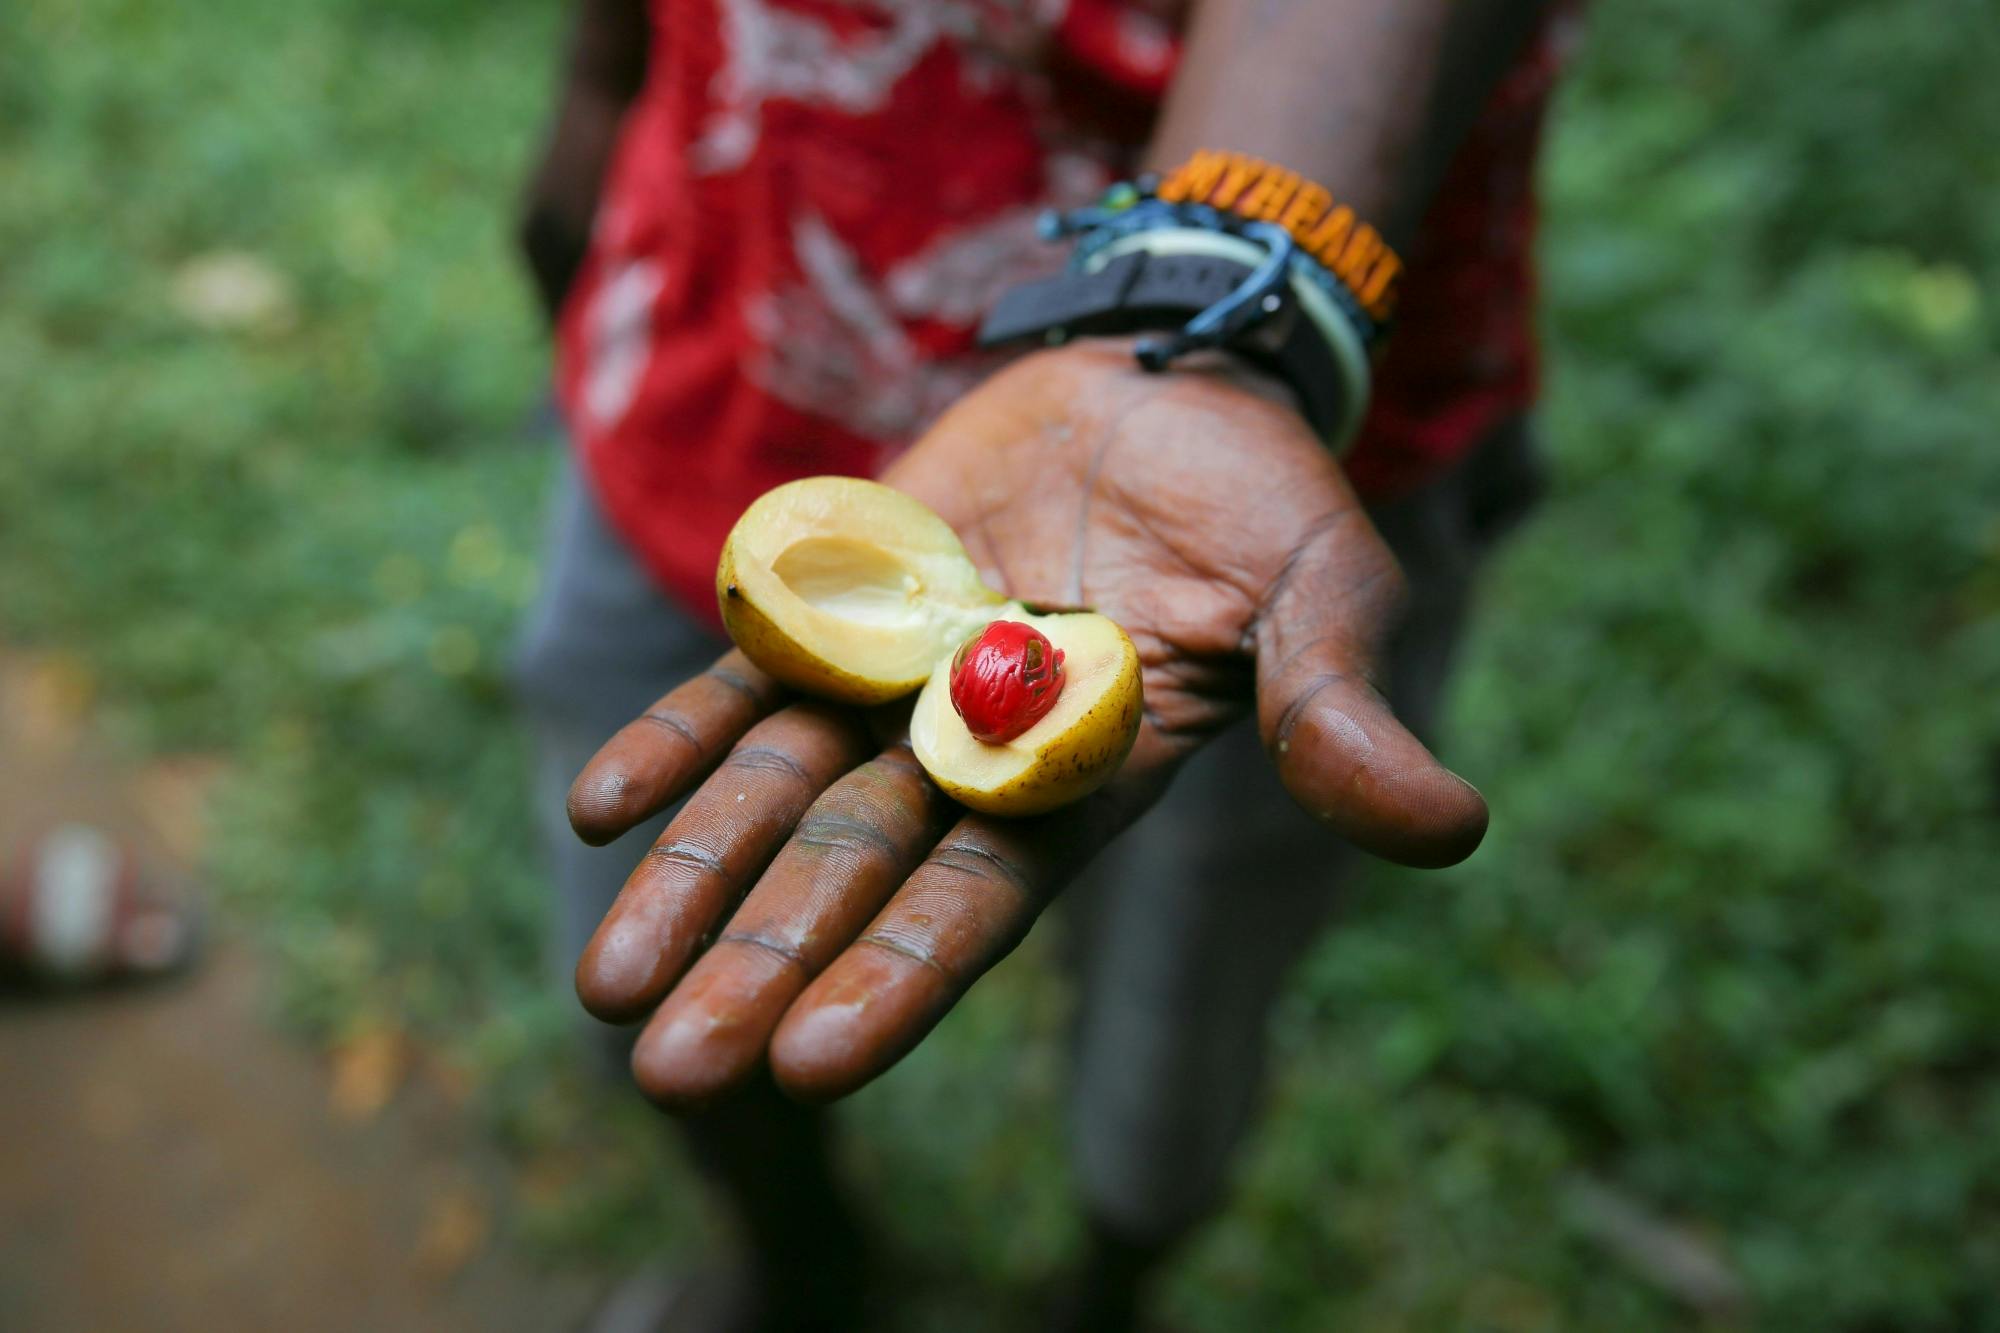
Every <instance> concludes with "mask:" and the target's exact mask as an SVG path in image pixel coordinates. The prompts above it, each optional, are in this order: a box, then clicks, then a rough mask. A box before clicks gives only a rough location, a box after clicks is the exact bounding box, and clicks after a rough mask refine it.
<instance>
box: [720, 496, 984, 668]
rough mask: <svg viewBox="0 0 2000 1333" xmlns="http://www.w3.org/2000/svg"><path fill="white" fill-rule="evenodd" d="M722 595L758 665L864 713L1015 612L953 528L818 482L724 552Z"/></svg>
mask: <svg viewBox="0 0 2000 1333" xmlns="http://www.w3.org/2000/svg"><path fill="white" fill-rule="evenodd" d="M715 591H716V596H717V598H718V600H720V602H721V604H722V620H723V624H724V625H726V626H727V627H728V629H729V637H730V638H732V639H734V640H735V641H736V646H737V647H738V648H741V649H742V650H743V652H744V654H745V655H746V656H747V657H749V659H750V660H751V661H753V662H755V663H756V664H757V665H758V666H760V667H762V668H763V669H764V670H765V671H768V672H770V673H771V674H772V675H773V676H776V677H777V678H778V679H779V680H782V681H784V682H785V683H786V684H788V685H794V686H796V687H798V688H799V689H801V690H805V691H807V692H809V693H812V694H817V695H821V696H822V697H825V698H829V699H839V700H842V701H844V702H847V703H857V704H877V703H886V702H887V701H888V700H890V699H895V698H900V697H901V696H903V695H905V694H908V693H909V692H910V691H912V690H914V689H917V688H918V687H919V686H921V685H922V684H923V683H924V681H925V680H927V679H929V677H930V674H931V668H932V667H934V666H936V665H937V661H938V658H939V657H940V656H946V655H949V654H950V653H951V651H952V650H953V649H954V648H956V647H957V646H958V644H959V642H960V641H961V640H962V639H964V638H965V636H966V635H968V634H971V633H973V632H974V631H975V630H978V629H979V628H980V627H981V626H983V625H985V624H986V622H987V621H989V620H991V619H993V617H994V615H995V614H996V613H997V610H998V608H999V607H1001V606H1002V605H1004V604H1005V599H1004V598H1002V597H1001V596H1000V594H999V593H996V592H994V591H993V590H992V589H991V588H988V587H987V586H986V585H985V584H983V583H981V582H980V581H979V572H978V571H977V570H975V569H974V568H973V567H972V561H971V559H970V558H969V557H967V555H966V554H965V547H964V545H963V544H962V543H960V541H959V540H958V534H957V533H955V532H953V531H952V530H951V526H950V525H949V524H947V523H946V522H945V521H944V520H943V519H941V518H939V517H938V516H937V515H936V514H934V513H932V512H931V511H930V510H929V509H928V508H927V507H925V506H924V505H923V504H922V503H921V502H920V501H917V500H913V499H911V498H910V497H909V496H907V495H904V494H903V493H902V492H901V491H893V490H890V489H889V488H888V487H887V486H884V485H881V484H880V483H878V482H873V481H861V480H857V479H855V478H853V477H809V478H807V479H806V480H804V481H794V482H789V483H787V484H786V485H783V486H780V487H778V488H777V489H776V490H772V491H767V492H766V493H765V494H764V495H762V496H760V497H758V499H757V501H756V503H754V504H752V505H751V506H750V508H748V509H747V510H745V511H744V513H743V517H742V518H740V519H738V520H737V522H736V526H735V528H734V529H732V530H731V531H730V534H729V539H728V541H727V542H725V543H724V544H723V548H722V563H721V564H720V565H719V566H718V567H717V569H716V573H715Z"/></svg>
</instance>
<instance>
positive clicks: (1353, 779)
mask: <svg viewBox="0 0 2000 1333" xmlns="http://www.w3.org/2000/svg"><path fill="white" fill-rule="evenodd" d="M1403 598H1404V584H1403V575H1402V571H1401V570H1399V569H1398V568H1397V567H1396V562H1395V558H1394V557H1393V556H1391V555H1390V554H1389V550H1388V547H1387V546H1386V545H1384V544H1383V542H1382V539H1381V538H1380V537H1379V536H1377V535H1376V534H1375V532H1374V530H1373V529H1372V528H1371V527H1369V525H1368V523H1367V520H1366V519H1365V518H1364V517H1363V516H1362V514H1361V513H1360V511H1359V510H1355V511H1352V512H1351V514H1349V515H1345V516H1343V521H1340V522H1337V523H1335V524H1332V525H1329V526H1328V527H1326V528H1323V529H1321V530H1320V531H1318V532H1317V533H1316V534H1315V536H1314V537H1313V538H1312V539H1310V540H1309V541H1308V542H1307V543H1306V544H1305V545H1304V546H1302V547H1301V548H1300V549H1299V551H1298V552H1297V553H1296V554H1295V555H1294V556H1293V558H1292V559H1291V561H1290V562H1288V563H1287V565H1286V567H1285V570H1284V572H1283V574H1281V575H1280V577H1279V579H1278V582H1277V583H1276V584H1275V585H1274V586H1273V588H1272V589H1271V592H1270V594H1269V595H1268V596H1267V597H1266V601H1265V609H1264V611H1263V613H1262V614H1261V615H1260V616H1259V618H1258V621H1257V627H1256V634H1255V642H1256V649H1257V726H1258V730H1259V731H1260V732H1261V733H1262V735H1263V738H1264V748H1265V750H1266V751H1267V752H1268V753H1269V754H1270V756H1271V759H1272V762H1274V763H1275V764H1276V765H1277V767H1278V776H1279V778H1280V779H1281V780H1282V781H1283V782H1284V784H1285V789H1286V790H1287V791H1289V792H1290V793H1291V794H1292V799H1293V800H1295V801H1297V802H1298V803H1299V804H1300V805H1302V806H1304V807H1305V808H1306V810H1307V811H1309V812H1310V813H1312V814H1313V815H1315V816H1317V817H1318V818H1320V819H1323V820H1325V821H1326V822H1327V823H1329V824H1331V825H1332V826H1333V827H1334V828H1335V829H1337V830H1338V831H1339V832H1340V834H1341V835H1342V836H1343V837H1345V838H1346V839H1347V840H1348V841H1350V842H1352V843H1353V844H1354V845H1355V846H1357V847H1359V848H1361V849H1362V850H1363V851H1366V852H1370V853H1372V854H1374V855H1376V856H1380V857H1383V858H1384V859H1386V860H1390V861H1396V862H1399V863H1401V864H1403V865H1409V866H1424V867H1435V866H1448V865H1456V864H1457V863H1458V862H1460V861H1463V860H1464V859H1465V858H1466V857H1468V856H1470V855H1472V852H1473V850H1474V849H1475V848H1476V847H1478V846H1479V842H1480V839H1481V838H1483V837H1485V835H1486V820H1487V814H1486V800H1485V798H1484V797H1482V796H1481V795H1480V794H1479V792H1478V790H1477V789H1476V788H1474V787H1473V785H1472V784H1471V783H1469V782H1467V781H1465V779H1463V778H1461V777H1459V776H1458V775H1456V774H1455V773H1453V772H1452V771H1451V770H1450V769H1448V768H1446V767H1445V766H1444V765H1443V764H1440V763H1439V762H1438V761H1437V759H1436V758H1435V757H1434V756H1432V754H1431V752H1430V751H1429V750H1427V749H1425V748H1424V745H1423V742H1421V741H1419V740H1418V739H1417V738H1416V737H1415V736H1413V735H1411V734H1410V733H1409V731H1408V730H1407V729H1405V728H1404V726H1403V724H1402V723H1400V722H1398V721H1397V720H1396V716H1395V714H1394V713H1393V712H1392V711H1391V710H1390V708H1389V702H1388V700H1387V699H1385V698H1383V697H1382V693H1381V691H1380V690H1379V689H1377V688H1376V686H1375V683H1374V682H1375V679H1376V673H1377V670H1378V665H1379V662H1380V657H1381V649H1382V646H1383V644H1384V643H1385V642H1386V641H1387V638H1388V634H1389V631H1390V630H1391V629H1392V628H1393V627H1394V625H1395V622H1396V619H1397V617H1398V615H1399V614H1400V612H1401V609H1402V603H1403Z"/></svg>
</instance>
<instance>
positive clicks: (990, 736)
mask: <svg viewBox="0 0 2000 1333" xmlns="http://www.w3.org/2000/svg"><path fill="white" fill-rule="evenodd" d="M1062 688H1063V655H1062V649H1060V648H1057V647H1054V646H1052V645H1051V644H1050V643H1049V640H1048V636H1047V635H1045V634H1043V633H1042V632H1041V631H1040V630H1038V629H1035V628H1033V627H1032V626H1029V625H1023V624H1022V623H1021V622H1020V621H1018V620H996V621H994V622H993V623H992V624H990V625H988V626H987V627H986V628H985V629H983V630H981V631H980V632H979V633H977V634H975V635H973V636H972V637H971V638H969V639H967V640H966V641H965V642H964V643H962V644H960V645H959V649H958V655H957V656H955V657H953V658H952V659H951V706H952V707H953V708H956V709H957V710H958V715H959V716H960V717H962V718H964V719H965V726H966V730H968V731H970V732H971V733H972V734H973V736H974V738H975V739H978V740H982V741H985V742H986V743H987V744H989V745H999V744H1002V743H1003V742H1006V741H1011V740H1013V739H1014V738H1015V737H1016V736H1018V735H1020V734H1021V733H1022V732H1024V731H1026V730H1027V729H1028V728H1029V727H1032V726H1034V725H1035V723H1037V722H1039V721H1041V720H1042V719H1043V718H1044V717H1046V716H1047V715H1048V711H1049V710H1050V709H1051V708H1054V707H1055V706H1056V700H1057V698H1059V697H1060V696H1061V694H1062Z"/></svg>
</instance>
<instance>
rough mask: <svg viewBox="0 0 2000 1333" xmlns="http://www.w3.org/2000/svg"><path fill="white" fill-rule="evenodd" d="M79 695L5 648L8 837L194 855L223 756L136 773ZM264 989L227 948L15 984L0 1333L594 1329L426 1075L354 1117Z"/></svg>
mask: <svg viewBox="0 0 2000 1333" xmlns="http://www.w3.org/2000/svg"><path fill="white" fill-rule="evenodd" d="M64 689H65V687H64V684H63V681H62V671H61V669H60V667H59V666H58V667H56V668H53V669H52V668H51V667H50V665H49V664H48V663H47V662H46V661H40V662H23V661H22V660H21V659H19V658H6V657H0V849H4V848H6V847H9V846H11V845H13V840H14V839H15V838H18V837H19V836H20V835H21V833H22V831H23V830H24V829H29V828H35V827H44V826H46V825H47V824H48V823H50V822H51V821H54V820H58V819H61V818H64V817H74V815H75V813H76V812H77V811H79V810H83V809H85V808H88V809H90V810H91V811H92V814H93V818H94V819H97V820H99V821H101V822H103V823H105V824H107V825H108V826H109V827H110V828H112V829H113V830H114V831H115V832H118V833H119V834H120V835H121V836H125V837H128V838H131V839H133V840H134V841H136V842H138V843H139V844H140V845H142V846H143V847H145V848H146V849H147V850H148V852H149V854H150V855H151V856H153V857H155V858H160V859H162V860H165V861H168V862H171V861H172V860H173V859H174V858H175V857H176V856H177V855H180V856H185V855H187V854H188V853H189V851H190V844H191V843H193V842H194V841H196V840H198V829H199V819H198V814H199V811H198V805H199V790H200V785H201V784H200V776H201V775H202V774H203V773H205V772H206V771H207V770H208V769H209V768H211V767H212V765H206V764H201V763H197V762H193V761H188V762H183V763H181V764H178V765H166V766H155V767H153V768H150V769H147V770H134V769H132V768H130V767H129V766H126V765H123V764H121V763H120V762H119V761H118V760H117V758H116V757H115V756H113V755H110V754H108V753H107V752H106V751H105V750H104V749H103V747H102V746H101V745H98V744H97V743H96V742H95V741H94V740H93V739H92V737H91V736H90V734H89V731H88V727H87V723H86V721H85V716H84V714H85V710H84V709H83V708H82V707H81V704H80V703H79V702H78V701H77V700H76V699H69V700H67V701H66V700H65V698H64ZM72 693H74V692H73V691H72ZM107 793H109V794H110V795H109V798H108V799H107ZM86 799H88V800H89V801H90V802H91V804H90V805H89V806H88V807H86V806H84V805H83V801H84V800H86ZM176 843H179V844H180V845H179V846H176V845H174V844H176ZM258 996H259V989H258V977H257V965H256V961H255V959H254V958H252V957H251V956H250V955H249V953H248V952H247V951H246V950H245V948H244V947H243V946H241V945H239V944H233V943H231V942H229V941H228V940H227V939H225V940H224V941H223V942H222V943H221V944H220V946H219V947H218V948H217V949H216V951H215V952H214V954H213V955H212V956H211V958H210V959H209V961H208V965H207V966H206V967H204V968H203V970H202V971H201V972H200V973H199V974H198V975H197V976H195V977H193V978H192V979H190V980H189V981H187V982H185V983H182V984H179V985H175V986H172V987H169V988H165V989H159V990H152V991H134V992H127V993H120V994H111V995H92V996H78V997H70V998H65V999H60V1000H51V1001H24V1000H22V999H19V998H17V997H5V998H0V1071H4V1074H0V1087H4V1092H3V1093H0V1330H6V1333H41V1331H43V1330H48V1331H50V1333H70V1331H71V1330H76V1331H78V1333H84V1331H94V1330H100V1329H104V1330H121V1331H123V1330H135V1331H145V1330H156V1329H157V1330H180V1329H187V1330H203V1331H204V1333H207V1331H208V1330H214V1329H230V1330H261V1329H285V1330H291V1331H296V1333H313V1331H315V1330H321V1329H325V1330H341V1331H342V1333H346V1331H347V1330H352V1329H369V1330H383V1331H388V1333H393V1331H395V1330H403V1329H410V1330H453V1329H468V1330H469V1329H478V1330H500V1331H501V1333H507V1331H509V1330H516V1329H520V1330H537V1331H538V1333H539V1331H541V1330H551V1329H563V1328H567V1327H571V1326H573V1325H574V1323H575V1322H576V1321H577V1319H578V1318H579V1317H580V1315H581V1313H582V1311H583V1310H584V1308H585V1307H586V1305H587V1303H588V1301H589V1299H590V1292H591V1284H590V1282H589V1281H588V1280H587V1279H586V1278H584V1277H582V1276H579V1275H576V1274H557V1273H548V1272H538V1271H536V1270H535V1269H534V1268H533V1267H532V1266H530V1265H529V1264H527V1263H526V1262H525V1261H524V1260H522V1259H521V1257H520V1256H519V1255H518V1254H516V1253H514V1252H513V1251H512V1250H511V1249H510V1248H509V1247H508V1246H507V1245H506V1243H505V1242H504V1240H503V1239H500V1238H499V1236H500V1233H502V1232H504V1218H501V1217H499V1216H496V1209H497V1208H498V1206H499V1205H498V1204H497V1202H496V1201H497V1200H499V1199H502V1198H504V1192H503V1191H501V1190H499V1189H498V1188H496V1185H497V1168H496V1167H495V1164H494V1163H493V1162H492V1161H491V1160H490V1159H489V1158H488V1156H487V1154H486V1152H485V1151H484V1149H483V1147H482V1145H481V1143H480V1142H479V1140H478V1138H477V1136H476V1134H474V1133H473V1132H471V1131H470V1130H469V1129H468V1127H467V1126H466V1125H465V1124H464V1123H463V1122H462V1120H461V1119H460V1117H458V1116H457V1115H456V1114H455V1113H454V1112H453V1111H452V1110H451V1108H450V1107H449V1106H448V1105H446V1104H444V1103H443V1101H442V1099H440V1098H437V1097H435V1096H431V1095H428V1094H427V1093H426V1092H425V1091H424V1090H423V1089H422V1088H412V1089H408V1090H405V1091H404V1092H403V1093H402V1094H401V1095H399V1096H398V1097H397V1098H396V1099H395V1100H393V1101H390V1102H389V1103H388V1104H387V1105H386V1106H383V1107H382V1108H381V1109H380V1110H379V1111H376V1110H375V1109H374V1107H372V1106H371V1107H369V1108H368V1109H369V1114H367V1115H365V1116H358V1115H356V1114H355V1113H354V1105H353V1102H354V1098H353V1097H352V1096H351V1095H343V1092H342V1089H341V1087H340V1086H339V1085H338V1084H337V1082H336V1080H335V1079H334V1078H333V1077H332V1076H331V1074H330V1072H329V1070H328V1068H327V1066H326V1065H325V1063H324V1062H323V1061H322V1060H321V1059H320V1058H319V1057H317V1056H315V1055H314V1054H312V1053H309V1052H307V1051H305V1050H302V1049H299V1048H298V1047H296V1046H295V1045H293V1044H291V1043H289V1042H287V1041H286V1040H285V1039H284V1038H283V1037H281V1036H280V1035H278V1034H276V1033H275V1032H273V1031H272V1030H271V1029H270V1027H269V1026H268V1025H267V1024H266V1023H265V1022H264V1021H263V1017H262V1014H261V1012H260V1007H259V998H258ZM364 1074H365V1071H364Z"/></svg>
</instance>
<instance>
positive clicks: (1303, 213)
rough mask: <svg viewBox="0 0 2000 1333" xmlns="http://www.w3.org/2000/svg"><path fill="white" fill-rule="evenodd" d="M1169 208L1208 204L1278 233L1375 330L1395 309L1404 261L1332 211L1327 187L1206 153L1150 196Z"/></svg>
mask: <svg viewBox="0 0 2000 1333" xmlns="http://www.w3.org/2000/svg"><path fill="white" fill-rule="evenodd" d="M1155 193H1156V194H1157V195H1158V197H1159V198H1161V199H1164V200H1166V201H1167V202H1168V203H1170V204H1206V205H1208V206H1209V207H1210V208H1215V209H1220V210H1221V211H1223V212H1225V213H1233V214H1235V215H1236V216H1237V217H1240V218H1245V219H1247V220H1249V221H1253V222H1271V223H1275V224H1277V225H1278V226H1280V227H1283V228H1284V229H1285V230H1286V231H1287V232H1289V233H1290V234H1291V237H1292V239H1293V240H1295V241H1297V242H1298V243H1299V248H1300V249H1301V250H1304V251H1305V252H1306V253H1307V254H1309V255H1311V256H1312V257H1313V258H1314V259H1315V260H1317V261H1318V262H1319V263H1320V264H1321V265H1322V266H1324V267H1325V269H1326V270H1327V272H1329V273H1331V274H1333V276H1334V277H1336V278H1338V279H1339V280H1340V282H1341V284H1342V285H1343V286H1345V287H1346V288H1347V290H1348V291H1350V292H1352V293H1354V299H1355V300H1356V301H1358V302H1360V303H1361V308H1362V309H1363V310H1365V311H1367V312H1368V314H1369V317H1370V318H1372V319H1374V320H1375V321H1376V322H1377V323H1378V324H1387V323H1388V322H1389V316H1390V315H1391V314H1393V313H1394V312H1395V309H1396V281H1397V279H1398V278H1399V277H1401V276H1402V272H1403V261H1402V260H1401V259H1399V258H1397V257H1396V252H1395V251H1394V250H1392V249H1390V248H1389V243H1388V242H1387V241H1385V240H1383V239H1382V234H1381V233H1380V232H1378V231H1376V230H1375V228H1373V227H1371V226H1369V225H1368V224H1367V223H1366V222H1363V221H1361V220H1360V219H1359V218H1357V217H1355V215H1354V210H1353V209H1351V208H1349V207H1348V206H1347V205H1345V204H1336V203H1334V201H1333V195H1332V194H1331V193H1329V192H1328V191H1327V190H1326V188H1325V187H1324V186H1320V185H1316V184H1314V183H1313V182H1312V181H1309V180H1307V179H1306V178H1305V177H1303V176H1301V175H1299V174H1298V173H1297V172H1296V171H1288V170H1286V169H1285V168H1284V167H1280V166H1274V165H1272V164H1271V163H1269V162H1265V161H1263V160H1261V159H1259V158H1254V157H1248V156H1246V155H1244V154H1242V153H1231V152H1218V151H1214V150H1210V149H1203V150H1202V151H1200V152H1198V153H1196V154H1195V155H1194V156H1193V157H1191V158H1189V159H1188V160H1187V161H1186V162H1184V163H1182V164H1181V165H1180V166H1179V167H1177V168H1175V169H1174V170H1173V171H1171V172H1169V173H1168V174H1167V175H1166V177H1165V178H1164V179H1162V180H1161V181H1160V185H1159V189H1158V190H1157V191H1155Z"/></svg>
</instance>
